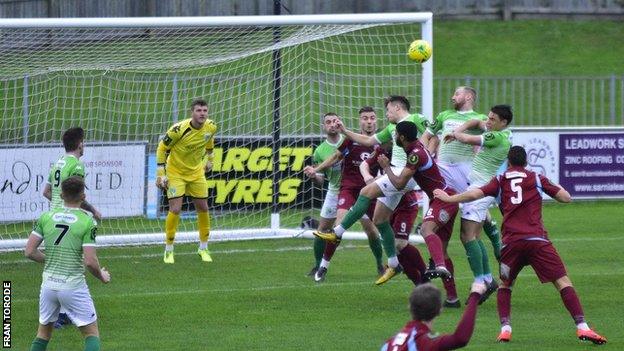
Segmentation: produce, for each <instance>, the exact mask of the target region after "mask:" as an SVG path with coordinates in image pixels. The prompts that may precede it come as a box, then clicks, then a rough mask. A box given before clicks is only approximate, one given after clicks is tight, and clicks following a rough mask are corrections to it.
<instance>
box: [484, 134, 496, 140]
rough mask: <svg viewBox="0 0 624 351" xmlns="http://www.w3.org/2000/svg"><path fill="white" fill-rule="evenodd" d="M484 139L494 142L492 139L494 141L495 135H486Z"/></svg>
mask: <svg viewBox="0 0 624 351" xmlns="http://www.w3.org/2000/svg"><path fill="white" fill-rule="evenodd" d="M483 138H485V140H492V139H494V133H492V132H489V133H485V135H484V136H483Z"/></svg>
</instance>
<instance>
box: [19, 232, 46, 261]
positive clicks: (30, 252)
mask: <svg viewBox="0 0 624 351" xmlns="http://www.w3.org/2000/svg"><path fill="white" fill-rule="evenodd" d="M42 241H43V238H42V237H40V236H39V235H36V234H30V236H29V237H28V241H27V242H26V248H25V249H24V256H26V258H28V259H30V260H33V261H35V262H39V263H44V262H45V254H44V253H43V252H41V250H39V245H41V242H42Z"/></svg>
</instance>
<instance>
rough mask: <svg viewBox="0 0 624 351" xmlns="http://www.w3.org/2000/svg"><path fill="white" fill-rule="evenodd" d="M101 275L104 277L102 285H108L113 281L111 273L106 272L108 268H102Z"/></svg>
mask: <svg viewBox="0 0 624 351" xmlns="http://www.w3.org/2000/svg"><path fill="white" fill-rule="evenodd" d="M100 274H101V275H102V283H104V284H108V283H109V282H110V280H111V277H110V273H108V271H107V270H106V268H104V267H102V268H100Z"/></svg>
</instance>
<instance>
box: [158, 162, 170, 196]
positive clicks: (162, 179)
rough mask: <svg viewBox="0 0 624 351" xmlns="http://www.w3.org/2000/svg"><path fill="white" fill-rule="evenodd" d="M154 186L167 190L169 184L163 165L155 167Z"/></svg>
mask: <svg viewBox="0 0 624 351" xmlns="http://www.w3.org/2000/svg"><path fill="white" fill-rule="evenodd" d="M156 186H157V187H158V188H160V189H162V190H167V187H168V186H169V182H168V181H167V175H166V174H165V166H163V165H159V166H158V168H157V169H156Z"/></svg>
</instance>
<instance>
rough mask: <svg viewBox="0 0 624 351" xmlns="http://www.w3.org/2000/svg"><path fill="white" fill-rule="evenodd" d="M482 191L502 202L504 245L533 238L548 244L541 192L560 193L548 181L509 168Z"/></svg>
mask: <svg viewBox="0 0 624 351" xmlns="http://www.w3.org/2000/svg"><path fill="white" fill-rule="evenodd" d="M480 189H481V191H483V193H484V194H485V195H486V196H494V197H496V198H497V200H498V202H499V208H500V210H501V212H502V213H503V226H502V231H503V244H505V245H506V244H509V243H511V242H514V241H517V240H523V239H529V238H539V239H544V240H548V233H547V232H546V229H544V223H543V222H542V195H541V193H540V191H542V190H543V191H544V192H545V193H546V194H548V195H550V196H551V197H554V196H555V195H556V194H557V193H558V192H559V190H560V188H559V187H558V186H557V185H555V184H553V183H551V182H550V180H548V178H546V177H544V176H543V175H541V174H537V173H535V172H532V171H529V170H527V169H525V168H523V167H509V168H508V169H507V170H506V171H505V173H503V174H501V175H498V176H496V177H494V178H492V180H491V181H490V182H489V183H487V184H486V185H484V186H482V187H481V188H480Z"/></svg>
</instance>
